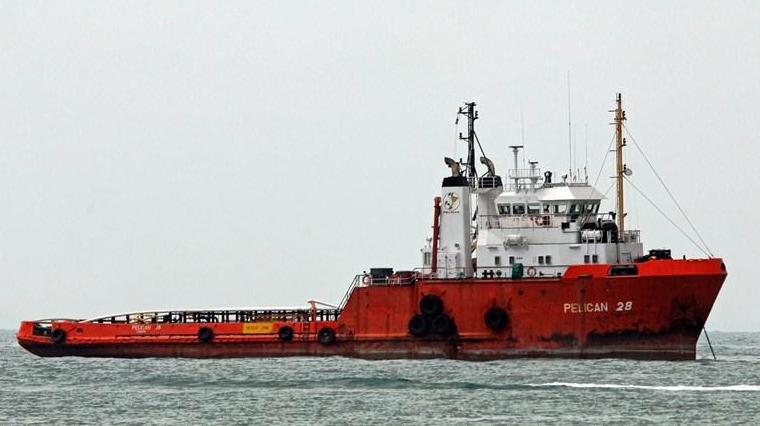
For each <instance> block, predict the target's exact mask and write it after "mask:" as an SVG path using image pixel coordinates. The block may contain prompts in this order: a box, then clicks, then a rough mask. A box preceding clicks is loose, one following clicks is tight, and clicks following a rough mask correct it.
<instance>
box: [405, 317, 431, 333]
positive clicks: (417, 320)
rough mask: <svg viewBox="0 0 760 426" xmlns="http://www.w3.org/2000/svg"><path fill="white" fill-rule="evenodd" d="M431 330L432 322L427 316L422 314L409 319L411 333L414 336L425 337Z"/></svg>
mask: <svg viewBox="0 0 760 426" xmlns="http://www.w3.org/2000/svg"><path fill="white" fill-rule="evenodd" d="M429 330H430V324H429V323H428V320H427V318H425V317H424V316H422V315H414V316H413V317H412V319H410V320H409V334H411V335H412V336H414V337H423V336H425V335H426V334H428V331H429Z"/></svg>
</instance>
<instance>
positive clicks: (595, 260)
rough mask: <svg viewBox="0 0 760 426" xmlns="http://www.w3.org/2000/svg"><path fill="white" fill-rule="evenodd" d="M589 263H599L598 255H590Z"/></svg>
mask: <svg viewBox="0 0 760 426" xmlns="http://www.w3.org/2000/svg"><path fill="white" fill-rule="evenodd" d="M591 262H593V263H599V255H598V254H593V255H591Z"/></svg>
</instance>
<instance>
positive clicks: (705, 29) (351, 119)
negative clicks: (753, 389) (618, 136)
mask: <svg viewBox="0 0 760 426" xmlns="http://www.w3.org/2000/svg"><path fill="white" fill-rule="evenodd" d="M0 9H1V10H2V13H0V99H1V101H0V200H2V209H1V210H0V211H1V213H0V218H1V219H2V220H0V241H1V243H0V286H2V289H3V292H2V294H3V297H2V299H0V327H3V328H15V327H16V326H17V322H18V321H19V320H21V319H25V318H37V317H50V316H76V317H80V316H85V317H87V316H94V315H96V314H100V313H109V312H111V311H117V312H118V311H128V310H136V309H142V308H156V307H177V308H182V307H186V308H190V307H223V306H254V305H263V306H282V305H301V304H303V302H305V301H306V300H307V299H309V298H316V299H318V300H324V301H327V302H331V301H332V302H335V301H338V300H340V298H341V297H342V295H343V292H344V291H345V289H346V287H347V285H348V283H349V281H350V280H351V278H352V277H353V275H354V274H355V273H358V272H361V271H362V269H365V268H368V267H370V266H386V265H389V266H390V265H393V266H396V267H399V268H409V267H412V266H417V265H418V263H420V258H419V257H420V255H419V248H420V247H421V246H422V245H423V243H424V239H425V238H426V237H427V235H428V231H429V229H430V221H431V217H432V211H431V203H432V201H431V200H432V197H433V196H435V195H437V194H438V193H439V192H440V189H439V184H440V179H441V177H442V176H444V175H445V174H446V172H447V169H446V167H445V166H444V164H443V161H442V158H443V156H444V155H449V156H451V155H453V154H455V152H454V150H455V139H454V134H455V129H454V124H453V122H454V118H455V112H456V109H457V107H458V106H459V104H460V103H461V102H462V101H466V100H474V101H476V102H478V105H479V109H480V117H481V118H480V120H479V121H478V122H477V125H478V130H479V136H480V140H481V141H482V142H483V144H484V148H485V149H486V152H487V153H488V154H489V155H490V157H491V158H492V159H494V161H495V162H496V165H497V172H499V173H502V174H503V173H504V172H505V171H506V169H505V168H506V165H507V164H508V162H507V159H508V156H507V149H506V146H507V145H509V144H513V143H515V142H519V140H520V110H521V109H522V111H523V114H524V122H525V138H526V143H527V152H528V156H529V157H530V158H531V159H537V160H539V161H540V162H541V164H540V166H541V167H542V168H544V169H547V168H548V169H551V170H555V171H561V170H564V169H566V168H567V163H568V160H567V83H566V78H567V73H568V72H570V75H571V89H572V111H573V121H574V125H575V129H576V131H575V134H576V139H577V141H578V144H577V152H578V158H579V164H581V165H582V163H583V162H584V158H585V153H584V144H583V141H584V126H586V125H587V126H588V151H589V153H588V158H589V166H590V170H591V172H590V173H589V174H591V175H592V177H593V176H595V175H596V171H597V169H598V167H599V165H600V162H601V158H602V157H603V156H604V152H605V149H606V147H607V144H608V142H609V140H610V137H611V135H612V133H611V132H612V129H611V128H610V126H608V124H607V123H608V122H609V121H610V119H611V115H610V114H609V113H608V112H607V111H608V110H609V109H612V107H613V102H614V96H615V93H616V92H617V91H622V92H623V100H624V103H625V107H626V110H627V113H628V126H629V129H630V130H631V132H632V133H633V135H634V137H635V138H636V139H637V141H638V142H639V143H640V144H641V145H642V146H643V147H644V149H645V150H646V152H647V153H648V155H649V157H650V158H651V160H652V161H653V162H654V164H655V166H657V168H658V171H659V172H660V173H661V175H662V176H663V178H664V179H665V180H666V182H667V183H669V185H670V187H671V189H672V190H673V192H674V193H675V195H676V196H677V197H678V199H679V201H680V202H681V204H682V206H683V207H684V208H685V210H686V211H687V212H688V213H689V214H690V216H691V218H692V220H693V222H694V223H695V224H696V225H697V227H698V229H700V231H701V232H702V234H703V236H704V238H705V240H706V241H707V243H708V244H709V245H710V246H711V248H712V250H713V252H714V253H715V254H716V255H717V256H721V257H724V258H725V260H726V264H727V266H728V270H729V278H728V280H727V282H726V284H725V286H724V288H723V291H722V293H721V295H720V297H719V299H718V301H717V303H716V307H715V309H714V311H713V314H712V316H711V318H710V322H709V323H708V326H709V327H710V328H711V329H719V330H760V310H758V309H757V303H758V302H760V290H758V286H757V285H756V281H757V277H758V276H760V266H759V265H760V262H758V260H757V259H756V253H757V248H756V245H757V243H758V241H760V232H758V225H757V224H756V223H755V222H756V220H757V219H756V217H757V210H758V207H760V202H759V200H758V196H757V194H756V193H755V192H754V190H753V189H752V187H753V184H751V182H752V181H754V177H753V176H754V174H755V173H756V171H757V165H758V157H759V154H760V149H759V148H758V143H757V138H758V135H760V119H759V118H758V116H759V115H760V114H758V107H757V105H758V100H759V99H760V79H759V78H758V76H760V25H758V23H760V3H758V2H680V3H677V2H649V3H646V4H635V3H631V2H620V3H618V2H607V1H606V2H598V3H588V2H584V3H570V2H567V3H560V2H546V3H538V2H520V3H512V2H494V3H486V2H477V3H471V4H468V3H462V2H440V1H434V2H409V3H406V2H374V3H362V4H357V2H294V3H289V4H285V3H284V2H258V3H254V2H224V3H220V2H184V1H183V2H143V3H138V2H112V3H106V2H86V3H85V2H83V3H74V4H72V3H71V2H66V3H48V2H27V1H23V2H7V1H3V2H1V3H0ZM463 152H464V150H463V147H462V146H461V145H460V146H459V147H458V154H459V156H461V155H463ZM627 155H628V158H629V160H628V164H629V166H630V167H631V168H632V169H633V170H634V175H633V177H632V179H634V181H635V182H636V184H637V186H639V187H641V188H645V189H647V190H648V192H649V193H650V194H651V197H652V198H654V199H655V200H657V201H658V202H660V203H661V204H662V205H663V206H665V210H666V211H667V212H668V213H669V214H670V215H671V216H672V217H673V218H675V219H678V220H679V221H680V218H679V217H678V214H677V210H676V209H675V207H674V206H673V205H672V204H669V203H667V197H666V194H665V193H664V191H663V190H662V188H660V187H659V186H658V183H657V181H656V180H655V178H654V177H653V176H652V174H651V173H650V172H649V171H648V170H647V168H646V166H645V164H644V162H643V161H642V159H641V158H640V156H638V154H637V153H636V152H635V150H634V148H633V147H631V148H630V149H628V151H627ZM608 166H609V163H608ZM608 176H610V171H609V170H607V171H605V172H604V173H602V179H601V182H600V183H599V185H598V186H599V188H600V190H602V191H604V190H605V189H606V188H607V186H608V185H609V184H610V183H611V182H610V180H609V178H608ZM629 194H631V197H630V198H629V200H628V202H629V206H630V216H629V217H630V219H629V224H631V225H633V226H637V227H640V228H641V229H642V238H643V239H644V243H645V248H652V247H670V248H672V249H673V251H674V254H676V255H680V254H682V253H686V254H688V255H689V256H697V255H699V254H700V253H699V252H698V251H697V250H696V249H695V248H694V247H693V246H692V245H691V244H690V243H689V242H688V241H687V240H686V239H684V238H683V237H682V236H681V235H680V234H679V233H678V232H677V231H676V230H675V229H674V228H673V227H672V226H671V225H669V224H668V223H667V222H666V221H665V220H664V219H662V218H661V217H660V216H659V214H658V213H656V212H655V211H651V209H650V208H649V207H648V205H646V204H645V202H644V201H643V199H642V198H641V197H640V196H634V195H633V191H629ZM684 225H685V224H684Z"/></svg>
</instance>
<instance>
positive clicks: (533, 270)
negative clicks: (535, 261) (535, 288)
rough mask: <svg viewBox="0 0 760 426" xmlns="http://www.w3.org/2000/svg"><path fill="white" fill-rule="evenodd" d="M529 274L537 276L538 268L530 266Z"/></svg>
mask: <svg viewBox="0 0 760 426" xmlns="http://www.w3.org/2000/svg"><path fill="white" fill-rule="evenodd" d="M528 276H529V277H531V278H532V277H535V276H536V268H535V267H533V266H529V267H528Z"/></svg>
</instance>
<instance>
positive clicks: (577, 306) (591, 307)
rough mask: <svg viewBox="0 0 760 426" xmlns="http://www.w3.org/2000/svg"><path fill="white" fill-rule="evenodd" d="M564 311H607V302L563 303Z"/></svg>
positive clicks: (575, 312)
mask: <svg viewBox="0 0 760 426" xmlns="http://www.w3.org/2000/svg"><path fill="white" fill-rule="evenodd" d="M563 307H564V309H565V313H566V314H567V313H570V314H581V313H584V312H609V307H608V306H607V302H598V303H565V305H564V306H563Z"/></svg>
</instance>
